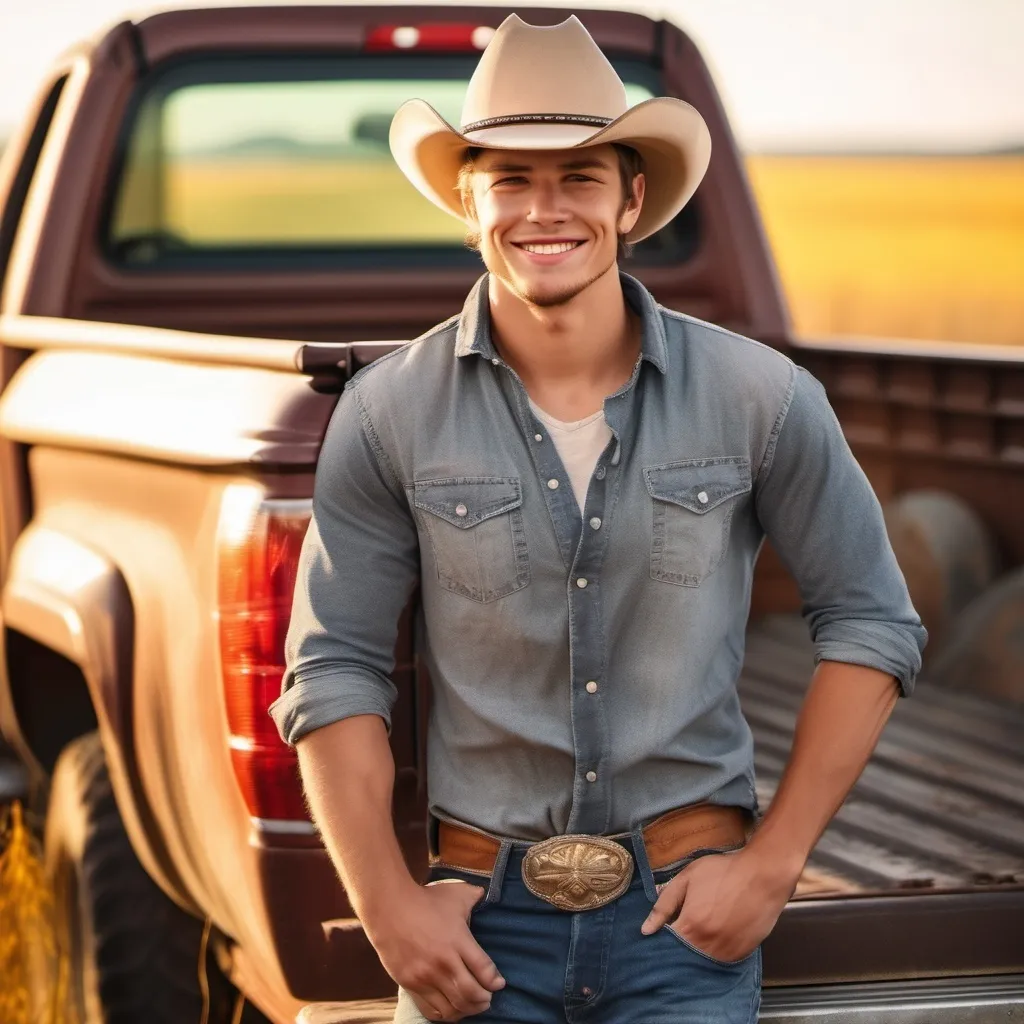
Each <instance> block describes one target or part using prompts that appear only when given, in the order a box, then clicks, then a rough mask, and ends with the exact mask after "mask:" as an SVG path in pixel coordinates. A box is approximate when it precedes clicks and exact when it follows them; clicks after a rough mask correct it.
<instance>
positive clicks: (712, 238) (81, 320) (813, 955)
mask: <svg viewBox="0 0 1024 1024" xmlns="http://www.w3.org/2000/svg"><path fill="white" fill-rule="evenodd" d="M508 13H510V11H509V10H507V9H502V8H497V7H471V6H461V7H460V6H445V7H430V6H420V7H416V6H401V7H399V6H366V7H361V6H349V5H345V6H309V7H274V6H251V7H245V6H233V7H225V8H220V9H218V8H209V9H180V10H170V11H165V12H163V13H157V14H153V15H151V16H146V17H142V18H140V19H139V20H136V21H124V22H122V23H120V24H117V25H115V26H114V27H112V28H110V29H109V30H108V31H105V32H104V33H102V34H100V35H98V36H97V37H96V38H95V39H93V40H91V41H88V42H86V43H84V44H82V45H81V46H79V47H77V48H75V49H73V50H72V51H70V52H69V53H68V54H66V55H65V56H64V57H63V58H62V59H61V60H60V61H59V62H58V63H57V64H56V66H55V67H54V68H53V70H52V71H51V73H50V75H49V77H48V78H47V80H46V81H45V82H44V83H43V84H42V87H41V89H40V91H39V94H38V99H37V100H36V102H35V104H34V106H33V107H32V109H31V110H30V111H29V112H28V115H27V117H26V119H25V121H24V124H23V126H22V128H21V130H20V132H19V133H18V134H17V135H16V136H15V137H14V138H13V139H12V140H11V143H10V145H9V146H8V148H7V151H6V153H5V154H4V161H3V164H2V167H0V282H2V288H3V291H2V307H0V474H2V485H0V616H2V629H3V641H4V642H3V645H2V650H3V660H2V666H0V668H2V672H0V726H2V733H3V736H4V737H5V739H6V741H7V743H8V744H9V745H10V747H11V748H12V749H14V750H15V751H16V752H17V754H18V756H19V758H20V759H21V761H22V763H23V764H24V766H25V769H26V772H27V776H28V779H29V784H28V787H27V791H26V793H25V799H26V801H27V803H28V806H29V807H30V808H31V809H33V810H34V811H35V812H36V813H38V814H40V815H42V814H45V815H46V819H45V820H46V826H45V853H46V862H47V867H48V870H49V872H50V877H51V878H52V880H53V884H54V894H55V904H56V908H57V917H58V926H59V927H58V933H59V936H60V939H61V947H62V950H63V955H64V958H65V963H66V967H67V970H66V974H65V976H66V978H67V979H68V982H69V983H68V984H67V985H65V986H64V987H63V988H64V990H65V992H64V994H65V996H66V1003H67V1005H66V1007H64V1009H65V1010H66V1011H67V1016H68V1018H69V1019H76V1020H79V1021H81V1022H84V1024H98V1022H100V1021H106V1022H116V1024H123V1022H129V1021H131V1022H135V1021H147V1022H148V1021H157V1022H159V1021H174V1022H175V1024H181V1022H184V1021H192V1020H199V1019H201V1018H202V1019H207V1020H210V1021H213V1022H221V1021H224V1022H226V1021H228V1020H239V1019H244V1020H260V1019H263V1018H266V1019H270V1020H272V1021H274V1022H277V1024H285V1022H288V1021H293V1020H295V1019H296V1016H297V1015H298V1014H300V1013H301V1014H303V1015H304V1016H305V1019H307V1020H314V1019H319V1020H337V1021H342V1020H344V1021H349V1022H356V1021H363V1022H374V1021H377V1022H380V1021H386V1020H389V1019H390V1015H391V1012H392V1008H393V1006H394V997H395V991H396V988H395V984H394V982H393V981H392V979H390V978H389V977H388V976H387V974H386V973H385V972H384V970H383V969H382V967H381V966H380V964H379V962H378V960H377V958H376V955H375V953H374V951H373V949H372V947H371V946H370V944H369V942H368V941H367V939H366V937H365V935H364V933H363V931H362V929H361V927H360V925H359V922H358V920H357V919H355V917H354V915H353V913H352V910H351V907H350V906H349V904H348V902H347V900H346V896H345V893H344V891H343V889H342V887H341V885H340V884H339V882H338V880H337V878H336V876H335V873H334V871H333V869H332V866H331V863H330V861H329V859H328V856H327V854H326V853H325V851H324V849H323V847H322V845H321V842H320V840H319V837H318V835H317V833H316V831H315V830H314V828H313V826H312V824H311V822H310V820H309V817H308V814H307V810H306V807H305V804H304V801H303V796H302V791H301V786H300V782H299V779H298V776H297V769H296V759H295V756H294V752H293V751H292V750H290V749H288V748H287V747H285V746H284V745H283V744H282V743H281V742H280V740H279V739H278V737H277V734H276V731H275V729H274V726H273V723H272V721H271V719H270V718H269V716H268V715H267V713H266V709H267V707H268V705H269V704H270V703H271V701H272V700H273V699H274V697H275V696H276V695H277V693H278V691H279V688H280V683H281V674H282V669H283V665H282V661H283V654H282V644H283V637H284V633H285V630H286V628H287V623H288V618H289V613H290V607H291V596H292V591H293V588H294V583H295V567H296V559H297V555H298V551H299V546H300V544H301V541H302V538H303V535H304V531H305V529H306V526H307V523H308V520H309V515H310V499H311V495H312V490H313V480H314V473H315V470H316V465H317V457H318V453H319V449H320V443H321V439H322V437H323V434H324V431H325V428H326V426H327V423H328V420H329V418H330V416H331V413H332V410H333V408H334V406H335V404H336V402H337V400H338V395H339V393H340V390H341V388H342V387H343V385H344V383H345V381H346V380H347V379H348V377H349V376H350V375H351V374H353V373H354V372H355V371H356V370H358V369H359V368H360V367H362V366H365V365H366V364H367V363H369V362H370V361H372V360H373V359H375V358H377V357H379V356H380V355H382V354H385V353H387V352H389V351H392V350H393V349H394V348H395V347H396V346H398V345H400V344H402V343H403V342H404V341H405V340H407V339H409V338H412V337H414V336H416V335H417V334H419V333H421V332H423V331H424V330H426V329H428V328H429V327H431V326H432V325H434V324H436V323H438V322H439V321H441V320H443V319H446V318H447V317H449V316H450V315H452V314H453V313H454V312H457V311H458V309H459V308H460V306H461V303H462V301H463V297H464V296H465V294H466V292H467V291H468V289H469V287H470V285H471V284H472V282H473V281H474V280H475V279H476V278H477V276H478V275H479V274H480V272H481V269H482V268H481V265H480V263H479V258H478V257H477V256H476V255H475V254H474V253H472V252H470V251H469V250H467V249H466V248H465V247H464V246H463V245H462V239H461V233H460V231H459V226H458V225H457V224H456V223H455V222H454V221H451V223H449V221H448V219H447V218H444V215H442V214H438V215H437V216H436V217H435V216H434V215H433V214H432V211H431V210H430V209H429V208H428V207H429V204H427V203H425V202H424V201H423V200H422V199H421V198H420V197H418V196H417V195H416V194H415V193H414V192H413V191H412V190H411V188H410V187H409V186H407V185H406V184H405V183H404V182H403V180H402V179H401V177H400V174H399V172H398V171H397V169H396V168H395V167H394V165H393V163H392V161H391V159H390V154H389V152H388V148H387V142H386V138H387V127H388V123H389V120H390V117H391V115H392V113H393V111H394V110H395V109H396V107H397V106H398V104H399V103H400V102H401V101H402V100H404V99H406V98H407V97H409V96H413V95H416V96H422V97H424V98H427V99H429V100H431V101H432V102H433V103H434V104H435V105H436V106H437V107H438V108H439V109H440V110H441V111H442V112H443V113H445V112H447V113H448V114H449V115H450V116H451V117H452V118H454V119H457V117H458V112H459V107H460V104H461V94H462V91H463V89H464V87H465V83H466V81H467V80H468V77H469V75H470V73H471V71H472V68H473V66H474V64H475V61H476V59H477V56H478V54H479V51H480V48H481V46H483V45H485V43H486V40H487V38H489V34H490V32H491V31H492V30H493V28H494V27H495V26H497V25H498V24H500V22H501V20H502V19H503V18H505V17H506V15H507V14H508ZM575 13H576V14H577V15H578V16H579V17H580V19H581V20H582V21H583V22H584V24H585V25H586V26H587V27H588V29H589V30H590V32H591V33H592V35H593V36H594V38H595V39H596V41H597V42H598V44H599V45H600V46H601V47H602V48H603V49H604V50H605V52H606V53H607V55H608V56H609V58H610V60H611V61H612V62H613V64H614V65H615V67H616V68H617V69H618V71H619V74H620V75H621V77H622V78H623V80H624V81H625V82H626V83H627V87H628V92H629V95H630V96H631V98H632V101H637V100H639V99H642V98H643V97H645V96H648V95H654V94H661V95H671V96H678V97H682V98H684V99H686V100H688V101H689V102H691V103H692V104H694V105H695V106H696V107H697V108H698V109H699V110H700V111H701V112H702V113H703V115H704V117H705V118H706V119H707V121H708V124H709V127H710V130H711V135H712V137H713V140H714V151H713V155H712V158H711V166H710V169H709V171H708V174H707V176H706V178H705V180H704V182H703V183H702V185H701V187H700V189H699V190H698V192H697V194H696V196H695V198H694V200H693V201H692V202H691V203H690V204H689V205H688V206H687V207H686V208H685V209H684V210H683V212H682V213H681V214H680V215H679V216H678V217H677V218H676V219H675V221H673V222H672V223H671V224H669V225H668V226H667V227H666V228H664V229H663V230H662V231H660V232H659V233H658V234H657V235H655V236H654V237H652V238H650V239H649V240H647V241H645V242H644V243H642V244H641V245H640V246H638V248H637V250H636V253H635V255H634V257H633V258H632V259H631V261H630V263H629V264H628V265H627V267H626V269H628V270H629V272H630V273H632V274H634V275H635V276H637V277H638V278H640V279H641V280H642V281H643V282H644V283H645V284H646V285H647V286H648V287H649V288H651V289H652V291H653V292H654V293H655V295H656V296H657V297H658V299H659V300H660V301H661V302H662V303H664V304H665V305H667V306H669V307H672V308H676V309H680V310H683V311H685V312H687V313H689V314H691V315H694V316H697V317H700V318H702V319H705V320H709V321H713V322H715V323H716V324H719V325H722V326H724V327H725V328H728V329H730V330H733V331H737V332H740V333H742V334H745V335H748V336H750V337H753V338H757V339H759V340H760V341H762V342H764V343H766V344H768V345H771V346H774V347H776V348H778V349H779V350H781V351H783V352H784V353H786V354H787V355H789V356H790V357H791V358H793V359H794V360H796V361H797V362H799V363H801V364H803V365H805V366H806V367H807V368H808V369H809V370H810V371H811V372H812V373H814V374H815V376H817V377H818V378H819V379H820V380H821V381H822V382H823V383H824V384H825V386H826V388H827V390H828V393H829V396H830V400H831V402H832V404H833V406H834V408H835V409H836V411H837V414H838V416H839V418H840V420H841V422H842V424H843V427H844V430H845V432H846V434H847V436H848V439H849V442H850V444H851V446H852V447H853V449H854V451H855V453H856V455H857V457H858V458H859V460H860V462H861V464H862V465H863V467H864V469H865V471H866V472H867V473H868V475H869V477H870V479H871V481H872V483H873V486H874V487H875V489H876V491H877V493H878V495H879V497H880V499H881V500H882V501H883V503H884V506H885V508H886V514H887V517H888V523H889V525H890V532H891V536H892V538H893V544H894V547H895V548H896V550H897V552H898V556H899V558H900V562H901V565H902V567H903V569H904V573H905V575H906V577H907V580H908V583H909V585H910V587H911V591H912V594H913V597H914V600H915V604H916V605H917V607H918V609H919V610H920V612H921V614H922V616H923V618H924V620H925V623H926V625H927V626H928V628H929V630H930V632H931V636H932V642H931V644H930V646H929V649H928V659H927V662H926V667H925V670H924V672H923V674H922V677H921V679H920V681H919V684H918V689H917V692H916V694H915V695H914V697H913V698H912V699H911V700H908V701H901V702H900V706H899V707H898V709H897V711H896V712H895V714H894V716H893V718H892V721H891V722H890V724H889V726H888V728H887V729H886V731H885V733H884V735H883V738H882V740H881V742H880V744H879V747H878V751H877V754H876V756H875V757H874V758H873V759H872V761H871V764H870V765H869V766H868V768H867V770H866V771H865V773H864V776H863V778H862V780H861V782H860V783H859V784H858V786H857V787H856V789H855V790H854V792H853V794H852V795H851V797H850V798H849V800H848V801H847V803H846V805H845V806H844V807H843V809H842V810H841V812H840V813H839V814H838V816H837V817H836V818H835V820H834V821H833V823H832V825H831V826H830V827H829V829H828V831H827V832H826V833H825V836H824V837H823V839H822V841H821V843H820V844H819V846H818V848H817V849H816V851H815V853H814V855H813V858H812V860H811V862H810V863H809V864H808V868H807V871H806V872H805V875H804V877H803V879H802V880H801V883H800V886H799V888H798V890H797V892H796V894H795V896H794V899H793V900H792V901H791V902H790V904H789V905H788V906H787V908H786V909H785V911H784V913H783V915H782V917H781V919H780V921H779V923H778V926H777V928H776V929H775V931H774V932H773V934H772V935H771V936H770V937H769V939H768V941H767V942H766V944H765V947H764V985H765V991H764V999H763V1008H762V1019H764V1020H773V1021H776V1022H780V1024H782V1022H802V1021H808V1020H810V1019H811V1018H813V1019H814V1020H815V1021H819V1022H822V1024H827V1022H839V1021H864V1022H867V1021H872V1022H874V1021H877V1022H885V1024H910V1022H929V1024H945V1022H954V1021H955V1022H957V1024H960V1022H977V1024H981V1022H986V1024H987V1022H991V1024H994V1022H996V1021H999V1022H1001V1024H1005V1022H1008V1021H1024V924H1022V922H1024V744H1022V737H1024V649H1022V646H1021V639H1020V638H1021V636H1022V635H1024V349H1019V350H1014V349H1009V348H1000V347H981V346H978V347H972V346H968V345H954V344H944V343H938V342H937V343H934V344H923V343H911V342H906V343H899V342H889V341H887V342H876V341H870V340H858V339H845V340H836V339H833V340H807V339H797V338H795V337H792V336H791V332H790V330H789V326H788V322H787V315H786V309H785V303H784V299H783V297H782V295H781V292H780V287H779V283H778V280H777V277H776V273H775V270H774V267H773V263H772V258H771V254H770V251H769V248H768V245H767V243H766V240H765V237H764V234H763V231H762V228H761V225H760V221H759V217H758V211H757V209H756V206H755V203H754V201H753V198H752V195H751V191H750V189H749V187H748V184H747V180H746V177H745V173H744V167H743V163H742V159H741V156H740V153H739V152H738V149H737V146H736V144H735V142H734V140H733V137H732V135H731V133H730V129H729V125H728V123H727V120H726V117H725V114H724V111H723V108H722V106H721V104H720V102H719V100H718V97H717V94H716V91H715V87H714V84H713V82H712V79H711V77H710V75H709V73H708V70H707V67H706V65H705V63H704V61H703V59H702V57H701V55H700V53H699V52H698V50H697V49H696V47H695V45H694V44H693V42H692V41H691V40H690V39H689V38H688V37H687V35H686V34H685V33H684V32H683V31H682V30H681V29H680V28H679V27H677V26H676V25H675V24H672V23H670V22H668V21H656V20H652V19H651V18H648V17H646V16H643V15H640V14H627V13H619V12H614V11H590V10H578V11H575ZM566 16H567V9H566V8H560V9H558V10H549V9H543V8H536V9H531V10H530V12H529V17H530V20H532V21H533V22H534V23H537V24H551V23H555V22H558V21H561V20H563V19H564V18H565V17H566ZM637 528H638V529H642V528H643V527H642V526H639V525H638V527H637ZM836 541H837V543H842V538H841V537H837V538H836ZM352 585H353V586H358V585H359V584H358V581H352ZM800 607H801V605H800V597H799V594H798V593H797V591H796V589H795V586H794V584H793V582H792V580H791V579H790V578H789V577H788V576H787V574H786V572H785V570H784V568H783V567H782V565H781V562H780V560H779V559H778V557H777V556H776V555H774V554H773V553H772V552H771V550H770V549H767V548H766V549H765V550H764V552H763V553H762V556H761V558H760V560H759V562H758V566H757V573H756V582H755V589H754V594H753V603H752V611H751V616H750V626H749V635H748V643H747V652H746V663H745V666H744V668H743V672H742V676H741V678H740V680H739V682H738V685H739V688H740V693H741V697H742V701H743V706H744V709H745V713H746V715H747V717H748V719H749V721H750V723H751V725H752V728H753V730H754V733H755V737H756V758H757V769H758V774H759V787H760V792H761V797H762V801H763V802H766V801H768V800H769V799H770V797H771V793H772V790H773V786H774V785H775V783H776V782H777V780H778V777H779V774H780V771H781V769H782V767H783V765H784V762H785V758H786V756H787V752H788V746H789V741H790V736H791V731H792V727H793V722H794V718H795V715H796V712H797V709H798V706H799V702H800V699H801V694H802V691H803V689H804V688H805V687H806V685H807V682H808V681H809V679H810V675H811V671H812V668H813V665H812V657H811V654H810V648H809V644H808V638H807V629H806V627H805V626H804V624H803V622H802V621H801V619H800V616H799V613H800ZM416 622H417V606H416V602H415V600H413V602H412V603H411V605H410V606H409V608H408V609H407V611H406V613H405V614H404V616H403V619H402V623H401V628H400V632H399V640H398V643H397V647H396V653H395V669H394V680H395V683H396V685H397V687H398V690H399V693H400V695H401V696H400V700H399V702H398V706H397V707H396V709H395V715H394V721H393V729H392V734H391V745H392V750H393V753H394V758H395V762H396V768H397V775H396V785H395V792H394V821H395V827H396V830H397V832H398V835H399V838H400V840H401V843H402V845H403V849H404V851H405V855H406V857H407V860H408V863H409V866H410V868H411V870H412V871H413V872H414V873H417V875H418V876H419V877H422V876H424V875H425V869H426V830H425V767H424V766H425V751H424V737H425V724H426V721H427V717H428V715H429V714H430V680H429V678H428V677H427V674H426V672H425V670H424V668H423V665H422V664H421V661H420V659H419V657H418V653H417V641H416V635H417V630H416ZM197 965H198V969H197Z"/></svg>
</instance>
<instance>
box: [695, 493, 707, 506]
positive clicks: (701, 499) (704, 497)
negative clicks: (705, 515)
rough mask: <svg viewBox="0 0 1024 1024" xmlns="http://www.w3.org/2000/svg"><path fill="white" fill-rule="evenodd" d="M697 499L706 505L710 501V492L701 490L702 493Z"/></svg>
mask: <svg viewBox="0 0 1024 1024" xmlns="http://www.w3.org/2000/svg"><path fill="white" fill-rule="evenodd" d="M697 500H698V501H699V502H700V503H701V504H702V505H706V504H707V503H708V492H707V491H701V492H700V494H698V495H697Z"/></svg>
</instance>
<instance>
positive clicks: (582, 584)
mask: <svg viewBox="0 0 1024 1024" xmlns="http://www.w3.org/2000/svg"><path fill="white" fill-rule="evenodd" d="M586 585H587V580H585V579H584V578H583V577H582V576H581V577H580V578H579V579H578V580H577V581H576V586H577V587H579V588H580V590H582V589H583V588H584V587H585V586H586Z"/></svg>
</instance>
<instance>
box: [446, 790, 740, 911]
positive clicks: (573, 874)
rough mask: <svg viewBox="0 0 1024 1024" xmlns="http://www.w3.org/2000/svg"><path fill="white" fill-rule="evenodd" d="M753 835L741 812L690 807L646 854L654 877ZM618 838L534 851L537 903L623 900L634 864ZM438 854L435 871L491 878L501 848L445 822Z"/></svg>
mask: <svg viewBox="0 0 1024 1024" xmlns="http://www.w3.org/2000/svg"><path fill="white" fill-rule="evenodd" d="M751 827H752V816H751V814H750V812H749V811H746V810H744V809H743V808H741V807H722V806H719V805H717V804H707V803H704V804H691V805H689V806H687V807H679V808H677V809H676V810H673V811H668V812H666V813H665V814H663V815H661V816H660V817H659V818H655V819H654V821H652V822H651V823H650V824H648V825H646V826H644V828H643V830H642V832H643V838H644V847H645V848H646V851H647V860H648V863H649V864H650V866H651V870H652V871H657V870H658V869H659V868H663V867H667V866H668V865H670V864H674V863H675V862H676V861H679V860H682V859H683V858H684V857H687V856H689V855H690V854H691V853H695V852H696V851H697V850H703V849H716V848H719V847H729V846H735V847H737V848H738V847H740V846H742V845H743V844H744V842H745V841H746V838H747V835H748V834H749V832H750V829H751ZM629 835H630V833H629V832H622V833H618V835H617V836H615V837H613V836H588V835H578V834H568V835H560V836H552V838H550V839H544V840H542V841H541V842H537V843H531V844H530V845H529V847H528V848H527V852H526V856H525V857H524V858H523V881H524V883H525V884H526V887H527V888H528V889H529V890H530V892H532V893H533V894H534V895H535V896H539V897H540V898H541V899H543V900H546V901H547V902H548V903H550V904H552V905H553V906H556V907H559V908H560V909H562V910H592V909H594V908H595V907H602V906H604V905H605V904H606V903H610V902H611V901H612V900H614V899H617V898H618V897H619V896H621V895H622V894H623V893H624V892H625V891H626V889H627V888H629V883H630V880H631V879H632V877H633V857H632V856H631V854H630V852H629V850H627V849H626V848H625V847H624V846H623V845H622V844H621V843H617V842H615V839H616V838H625V837H627V836H629ZM437 848H438V850H437V854H436V855H433V854H432V855H431V857H430V866H431V867H435V866H437V867H452V868H456V869H459V870H462V871H470V872H474V873H477V874H485V875H490V874H492V873H493V871H494V865H495V863H496V862H497V859H498V852H499V851H500V849H501V840H500V839H499V838H498V837H497V836H494V835H491V834H490V833H488V832H483V831H480V830H478V829H474V828H470V827H465V826H462V825H458V824H456V823H454V822H451V821H445V820H440V821H439V822H438V832H437Z"/></svg>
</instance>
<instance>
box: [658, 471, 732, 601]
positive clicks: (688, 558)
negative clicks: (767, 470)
mask: <svg viewBox="0 0 1024 1024" xmlns="http://www.w3.org/2000/svg"><path fill="white" fill-rule="evenodd" d="M644 478H645V480H646V482H647V490H648V492H649V493H650V495H651V498H652V504H653V506H654V511H653V517H654V518H653V524H652V534H651V576H652V577H653V578H654V579H656V580H662V581H663V582H665V583H675V584H677V585H678V586H682V587H699V586H700V584H701V581H702V580H704V579H706V578H707V577H708V576H710V575H711V573H713V572H714V571H715V569H716V568H718V565H719V563H720V562H721V561H722V557H723V555H724V554H725V550H726V545H727V544H728V539H729V527H730V524H731V522H732V516H733V513H734V512H735V510H736V506H737V505H738V503H739V500H740V496H741V495H743V494H746V493H747V492H749V490H750V463H749V461H748V460H747V459H745V458H742V457H740V456H728V457H723V458H716V459H693V460H691V461H688V462H673V463H670V464H669V465H666V466H649V467H648V468H646V469H645V470H644Z"/></svg>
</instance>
